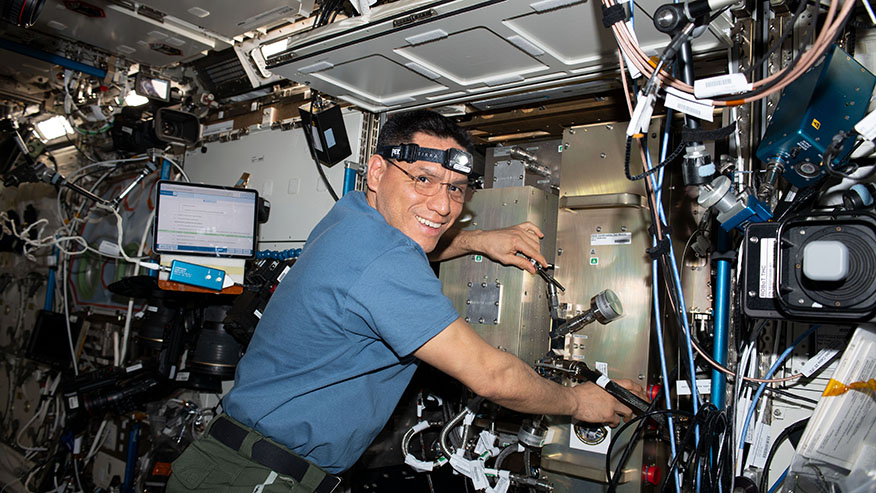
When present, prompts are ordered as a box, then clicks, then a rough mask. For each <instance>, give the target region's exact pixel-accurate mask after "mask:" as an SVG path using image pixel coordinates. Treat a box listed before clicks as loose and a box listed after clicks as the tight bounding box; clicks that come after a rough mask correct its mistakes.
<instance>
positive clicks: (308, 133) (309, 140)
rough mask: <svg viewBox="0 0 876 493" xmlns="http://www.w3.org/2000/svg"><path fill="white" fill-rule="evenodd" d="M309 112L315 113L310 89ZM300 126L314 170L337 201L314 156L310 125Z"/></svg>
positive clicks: (313, 98) (313, 96) (313, 94)
mask: <svg viewBox="0 0 876 493" xmlns="http://www.w3.org/2000/svg"><path fill="white" fill-rule="evenodd" d="M310 114H311V115H316V91H312V92H311V95H310ZM301 128H302V130H304V138H305V139H307V148H308V149H309V150H310V157H311V158H312V159H313V162H314V164H316V171H317V173H319V177H320V178H321V179H322V183H323V184H324V185H325V188H326V190H328V193H329V195H331V196H332V198H333V199H334V200H335V202H337V201H338V194H337V193H335V189H334V188H332V184H331V183H329V181H328V178H327V177H326V176H325V171H323V169H322V164H320V162H319V158H318V157H316V146H315V144H314V142H313V135H312V134H311V131H310V125H309V124H308V125H303V126H302V127H301Z"/></svg>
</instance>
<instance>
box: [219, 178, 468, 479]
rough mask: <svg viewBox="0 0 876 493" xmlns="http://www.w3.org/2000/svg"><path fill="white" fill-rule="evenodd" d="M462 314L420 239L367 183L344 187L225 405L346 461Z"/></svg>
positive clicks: (266, 318) (292, 442)
mask: <svg viewBox="0 0 876 493" xmlns="http://www.w3.org/2000/svg"><path fill="white" fill-rule="evenodd" d="M458 317H459V314H457V312H456V310H455V309H454V308H453V304H452V302H451V301H450V300H449V299H448V298H447V297H445V296H444V295H443V293H442V291H441V283H440V282H439V280H438V278H437V277H435V274H434V272H433V271H432V269H431V267H430V266H429V262H428V259H427V257H426V254H425V253H424V252H423V249H422V248H421V247H420V246H419V245H418V244H417V243H416V242H414V241H413V240H411V239H410V238H408V237H407V236H406V235H405V234H403V233H402V232H401V231H399V230H398V229H396V228H394V227H393V226H390V225H389V224H387V222H386V220H385V219H384V218H383V216H382V215H380V213H378V212H377V210H376V209H374V208H373V207H371V206H370V205H368V203H367V202H366V200H365V194H364V193H362V192H353V193H350V194H347V195H346V196H344V197H343V198H342V199H341V200H340V201H338V202H337V204H335V206H334V207H333V208H332V210H331V211H329V213H328V215H326V217H325V218H323V220H322V221H320V223H319V224H318V225H317V226H316V228H314V230H313V231H312V232H311V234H310V237H309V238H308V239H307V244H306V246H305V248H304V250H303V252H302V253H301V256H300V258H299V259H298V261H297V262H296V263H295V265H294V266H293V267H292V269H291V270H290V271H289V273H288V275H287V276H286V277H285V278H284V279H283V281H282V282H281V283H280V285H279V286H278V287H277V289H276V291H275V292H274V295H273V296H272V297H271V300H270V302H269V303H268V306H267V308H266V309H265V313H264V315H263V316H262V318H261V320H260V321H259V324H258V326H257V327H256V330H255V333H254V335H253V338H252V341H251V342H250V344H249V347H248V349H247V352H246V354H245V355H244V357H243V358H242V359H241V361H240V363H239V364H238V366H237V373H236V375H235V379H234V387H233V388H232V390H231V392H230V393H229V394H228V395H227V396H226V397H225V398H224V400H223V405H224V407H225V411H226V412H227V413H228V414H229V415H230V416H232V417H233V418H235V419H237V420H238V421H240V422H242V423H244V424H246V425H248V426H250V427H252V428H254V429H256V430H258V431H259V432H261V433H262V434H264V435H265V436H268V437H270V438H272V439H274V440H276V441H277V442H279V443H282V444H284V445H285V446H287V447H289V448H290V449H292V450H293V451H295V452H296V453H298V454H300V455H301V456H302V457H304V458H306V459H308V460H311V461H312V462H314V463H316V464H318V465H319V466H321V467H323V468H324V469H326V470H328V471H329V472H333V473H339V472H342V471H344V470H346V469H349V468H350V467H351V466H352V465H353V464H354V463H355V462H356V461H357V460H358V459H359V457H360V456H361V455H362V453H363V452H364V451H365V449H366V448H367V447H368V446H369V445H370V444H371V442H372V441H373V440H374V438H375V437H376V436H377V433H378V432H379V431H380V430H381V429H382V428H383V426H384V425H385V424H386V421H387V420H388V419H389V417H390V415H391V414H392V411H393V409H394V408H395V406H396V404H398V400H399V398H400V397H401V394H402V392H403V391H404V389H405V387H407V385H408V383H409V382H410V379H411V377H412V375H413V373H414V370H415V369H416V365H417V360H416V359H415V358H414V357H413V356H411V353H413V352H414V351H416V350H417V349H418V348H419V347H420V346H422V345H423V344H424V343H425V342H427V341H428V340H429V339H431V338H432V337H434V336H435V335H436V334H438V333H439V332H441V330H443V329H444V328H445V327H447V326H448V325H450V323H452V322H453V321H454V320H456V319H457V318H458Z"/></svg>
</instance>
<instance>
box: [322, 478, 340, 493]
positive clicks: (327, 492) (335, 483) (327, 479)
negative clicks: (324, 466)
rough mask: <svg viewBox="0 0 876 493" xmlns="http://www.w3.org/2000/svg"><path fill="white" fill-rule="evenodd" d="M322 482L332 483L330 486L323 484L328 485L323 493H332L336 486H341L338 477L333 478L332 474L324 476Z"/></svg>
mask: <svg viewBox="0 0 876 493" xmlns="http://www.w3.org/2000/svg"><path fill="white" fill-rule="evenodd" d="M323 481H333V482H334V484H332V483H331V482H326V483H325V484H326V485H328V489H327V490H324V491H325V493H332V492H333V491H335V489H337V487H338V485H339V484H341V478H339V477H338V476H335V475H334V474H326V476H325V479H324V480H323Z"/></svg>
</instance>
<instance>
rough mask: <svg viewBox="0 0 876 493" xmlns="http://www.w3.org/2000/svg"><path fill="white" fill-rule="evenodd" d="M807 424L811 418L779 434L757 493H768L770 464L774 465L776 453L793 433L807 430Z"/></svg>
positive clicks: (766, 463) (770, 452) (768, 455)
mask: <svg viewBox="0 0 876 493" xmlns="http://www.w3.org/2000/svg"><path fill="white" fill-rule="evenodd" d="M807 424H809V418H806V419H801V420H800V421H797V422H796V423H794V424H792V425H790V426H788V427H787V428H785V429H784V430H782V432H781V433H779V436H777V437H776V440H775V441H774V442H773V444H772V446H771V447H770V451H769V453H768V454H767V457H766V462H764V464H763V475H762V476H761V477H760V488H759V489H758V490H757V491H759V492H760V493H766V491H767V490H766V488H767V479H768V478H769V475H770V464H772V462H773V457H775V455H776V452H777V451H778V450H779V445H781V444H782V442H784V441H785V439H786V438H788V437H789V436H791V433H795V432H797V431H799V430H800V429H802V428H805V427H806V425H807Z"/></svg>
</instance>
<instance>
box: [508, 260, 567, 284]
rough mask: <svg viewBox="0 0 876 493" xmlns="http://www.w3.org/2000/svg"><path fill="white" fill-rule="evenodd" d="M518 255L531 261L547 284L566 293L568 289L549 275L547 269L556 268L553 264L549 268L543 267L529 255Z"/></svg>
mask: <svg viewBox="0 0 876 493" xmlns="http://www.w3.org/2000/svg"><path fill="white" fill-rule="evenodd" d="M518 255H521V256H522V257H523V258H525V259H526V260H529V263H530V264H532V265H534V266H535V271H536V272H537V273H538V275H539V276H541V278H542V279H544V281H545V282H546V283H548V284H552V285H554V286H556V287H557V289H559V290H560V291H562V292H564V293H565V292H566V288H564V287H563V285H562V284H560V283H559V281H557V280H556V279H554V276H552V275H550V274H549V273H548V271H547V269H553V268H554V266H553V265H552V264H548V265H547V266H542V265H541V264H540V263H538V261H537V260H535V259H534V258H532V257H530V256H528V255H525V254H522V253H519V254H518Z"/></svg>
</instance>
